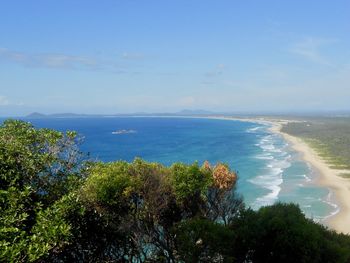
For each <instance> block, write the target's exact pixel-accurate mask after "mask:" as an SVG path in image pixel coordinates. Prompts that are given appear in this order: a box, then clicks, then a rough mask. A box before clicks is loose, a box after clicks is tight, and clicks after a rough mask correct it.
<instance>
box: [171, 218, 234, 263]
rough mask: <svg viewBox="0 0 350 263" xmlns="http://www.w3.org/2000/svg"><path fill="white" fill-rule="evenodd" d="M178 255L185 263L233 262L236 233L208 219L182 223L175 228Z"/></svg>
mask: <svg viewBox="0 0 350 263" xmlns="http://www.w3.org/2000/svg"><path fill="white" fill-rule="evenodd" d="M175 229H176V230H175V232H176V243H177V244H178V253H179V255H180V260H183V262H233V258H232V256H231V254H232V251H231V247H230V246H229V245H228V244H230V243H231V242H232V241H233V237H234V232H233V231H232V230H231V229H229V228H227V227H225V226H223V225H222V224H219V223H215V222H212V221H210V220H208V219H192V220H187V221H184V222H181V223H180V224H179V225H177V226H176V228H175Z"/></svg>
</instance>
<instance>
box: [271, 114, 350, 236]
mask: <svg viewBox="0 0 350 263" xmlns="http://www.w3.org/2000/svg"><path fill="white" fill-rule="evenodd" d="M266 121H267V122H270V123H272V124H273V125H272V128H271V131H272V132H275V133H279V134H281V135H282V136H283V137H284V138H285V140H287V141H288V142H289V143H290V144H291V147H292V148H293V149H294V150H296V151H298V152H300V154H301V156H302V158H303V159H304V161H306V162H307V163H309V164H310V165H311V166H312V167H313V168H314V169H316V171H317V172H318V173H319V175H320V177H319V179H318V180H317V183H318V184H320V185H322V186H324V187H327V188H329V189H330V190H331V191H332V193H333V194H334V198H335V201H336V203H337V204H338V205H339V212H338V213H336V214H335V215H333V216H331V217H329V218H328V219H326V220H325V221H324V222H323V223H324V224H325V225H327V226H328V227H329V228H331V229H334V230H336V231H337V232H342V233H345V234H349V233H350V180H349V179H345V178H342V177H340V176H339V174H341V173H344V172H348V171H344V170H335V169H331V168H330V167H329V165H328V164H327V163H326V162H325V161H324V160H323V159H322V158H321V157H319V155H318V154H317V152H315V151H314V150H313V149H312V148H311V147H310V146H309V145H308V144H307V143H306V142H304V141H303V140H302V139H300V138H297V137H294V136H291V135H289V134H286V133H283V132H282V131H281V129H282V127H283V124H286V123H287V122H288V121H284V120H266Z"/></svg>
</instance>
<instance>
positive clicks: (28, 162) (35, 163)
mask: <svg viewBox="0 0 350 263" xmlns="http://www.w3.org/2000/svg"><path fill="white" fill-rule="evenodd" d="M80 143H81V139H80V138H79V136H78V135H77V134H76V133H75V132H70V131H68V132H65V133H62V132H58V131H54V130H50V129H36V128H34V127H33V126H32V125H31V124H29V123H26V122H22V121H16V120H7V121H5V122H4V123H3V124H2V125H1V126H0V209H1V211H0V261H1V262H350V237H349V236H347V235H343V234H337V233H335V232H334V231H331V230H329V229H327V228H325V227H324V226H322V225H320V224H317V223H315V222H313V221H312V220H310V219H307V218H305V216H304V215H303V213H302V212H301V210H300V209H299V207H298V206H297V205H294V204H282V203H277V204H275V205H272V206H267V207H262V208H261V209H259V210H258V211H253V210H251V209H249V208H247V207H245V205H244V203H243V201H242V198H241V197H240V196H239V195H238V194H237V192H236V191H235V187H236V182H237V179H238V178H237V173H236V172H234V171H231V170H230V169H229V167H228V166H227V165H225V164H221V163H219V164H216V165H211V164H209V163H208V162H205V163H204V164H198V163H194V164H191V165H186V164H183V163H174V164H173V165H172V166H170V167H165V166H163V165H161V164H158V163H149V162H145V161H143V160H141V159H135V160H134V161H133V162H132V163H128V162H124V161H116V162H111V163H101V162H95V161H90V160H89V158H88V156H87V155H85V154H84V153H82V152H80V150H79V144H80Z"/></svg>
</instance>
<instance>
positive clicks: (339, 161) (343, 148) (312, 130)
mask: <svg viewBox="0 0 350 263" xmlns="http://www.w3.org/2000/svg"><path fill="white" fill-rule="evenodd" d="M300 120H301V121H298V122H290V123H288V124H286V125H284V127H283V128H282V132H285V133H288V134H290V135H293V136H296V137H300V138H302V139H304V140H305V141H306V142H307V143H308V144H309V145H310V146H311V147H312V148H314V149H315V150H316V151H317V152H318V153H319V155H320V156H321V157H322V158H323V159H325V160H326V161H327V162H328V163H329V164H330V166H331V167H332V168H334V169H344V170H350V147H349V145H350V133H349V131H350V118H349V117H328V118H326V117H319V118H316V117H314V118H303V119H300ZM347 175H348V176H350V173H349V174H346V173H344V176H347Z"/></svg>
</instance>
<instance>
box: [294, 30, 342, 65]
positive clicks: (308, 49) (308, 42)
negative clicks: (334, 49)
mask: <svg viewBox="0 0 350 263" xmlns="http://www.w3.org/2000/svg"><path fill="white" fill-rule="evenodd" d="M336 42H338V40H337V39H331V38H329V39H324V38H313V37H307V38H305V39H303V40H302V41H300V42H298V43H295V44H294V45H293V46H292V47H291V48H290V49H289V51H290V52H292V53H294V54H297V55H298V56H301V57H303V58H305V59H307V60H309V61H312V62H314V63H317V64H321V65H326V66H332V63H331V62H330V61H329V59H328V58H327V57H326V56H324V55H323V54H322V52H321V49H322V48H323V47H325V46H328V45H330V44H334V43H336Z"/></svg>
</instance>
